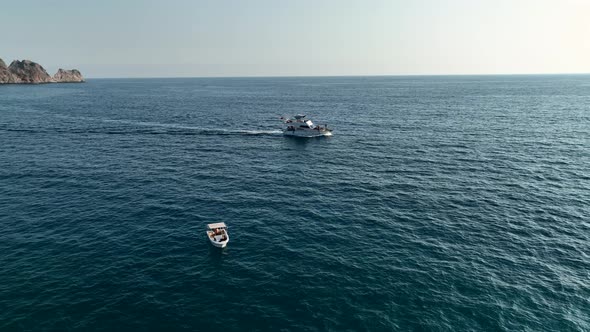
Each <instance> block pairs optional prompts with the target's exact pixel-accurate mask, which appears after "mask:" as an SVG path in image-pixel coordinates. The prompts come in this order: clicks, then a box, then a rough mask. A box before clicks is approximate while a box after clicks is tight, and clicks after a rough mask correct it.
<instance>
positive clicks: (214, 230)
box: [207, 222, 229, 248]
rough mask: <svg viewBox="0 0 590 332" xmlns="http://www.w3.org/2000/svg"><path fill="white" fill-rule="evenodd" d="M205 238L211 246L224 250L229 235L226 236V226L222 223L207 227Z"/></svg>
mask: <svg viewBox="0 0 590 332" xmlns="http://www.w3.org/2000/svg"><path fill="white" fill-rule="evenodd" d="M207 238H209V241H211V244H212V245H213V246H215V247H217V248H225V246H227V243H228V242H229V234H227V226H226V225H225V223H223V222H218V223H214V224H208V225H207Z"/></svg>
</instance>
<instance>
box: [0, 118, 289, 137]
mask: <svg viewBox="0 0 590 332" xmlns="http://www.w3.org/2000/svg"><path fill="white" fill-rule="evenodd" d="M55 116H56V117H58V118H67V119H68V120H70V121H68V122H67V124H68V125H67V126H64V124H66V123H63V122H60V123H59V124H57V126H55V127H51V126H46V127H45V128H43V129H40V128H22V127H19V128H10V127H7V126H0V130H5V131H26V132H38V133H50V132H57V133H72V134H113V135H222V136H223V135H243V136H281V135H282V131H281V130H280V129H258V130H241V129H227V128H207V127H195V126H187V125H181V124H173V123H160V122H147V121H133V120H124V119H101V118H95V117H85V116H68V115H62V114H55ZM72 119H73V120H78V121H75V122H72V121H71V120H72ZM80 120H82V121H80Z"/></svg>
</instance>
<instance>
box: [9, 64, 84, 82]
mask: <svg viewBox="0 0 590 332" xmlns="http://www.w3.org/2000/svg"><path fill="white" fill-rule="evenodd" d="M56 82H57V83H66V82H67V83H80V82H84V78H83V77H82V74H81V73H80V71H78V70H77V69H72V70H64V69H61V68H60V69H59V70H58V71H57V73H55V75H54V76H53V77H51V76H49V74H48V73H47V71H46V70H45V68H43V66H41V65H40V64H38V63H36V62H33V61H30V60H22V61H19V60H14V61H12V63H11V64H10V66H8V67H7V66H6V63H4V61H2V59H0V84H11V83H12V84H18V83H22V84H39V83H56Z"/></svg>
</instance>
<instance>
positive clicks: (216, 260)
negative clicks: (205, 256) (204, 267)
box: [207, 240, 229, 266]
mask: <svg viewBox="0 0 590 332" xmlns="http://www.w3.org/2000/svg"><path fill="white" fill-rule="evenodd" d="M207 246H209V260H210V262H211V263H212V264H213V265H215V266H220V265H221V263H223V259H224V258H225V257H227V255H228V254H229V252H228V249H227V248H216V247H214V246H212V245H211V244H210V243H209V241H208V240H207Z"/></svg>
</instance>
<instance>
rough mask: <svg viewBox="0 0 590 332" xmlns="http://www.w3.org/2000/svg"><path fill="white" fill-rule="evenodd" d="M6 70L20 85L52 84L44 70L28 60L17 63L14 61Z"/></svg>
mask: <svg viewBox="0 0 590 332" xmlns="http://www.w3.org/2000/svg"><path fill="white" fill-rule="evenodd" d="M8 70H9V71H10V72H11V73H12V74H13V75H15V76H16V77H18V79H19V80H20V83H51V82H53V78H51V76H49V74H47V71H45V68H43V67H42V66H41V65H40V64H38V63H36V62H33V61H30V60H23V61H18V60H14V61H12V63H11V64H10V66H8Z"/></svg>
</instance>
